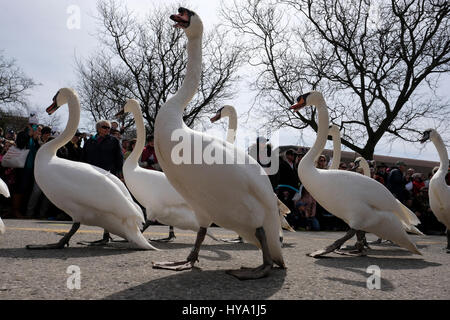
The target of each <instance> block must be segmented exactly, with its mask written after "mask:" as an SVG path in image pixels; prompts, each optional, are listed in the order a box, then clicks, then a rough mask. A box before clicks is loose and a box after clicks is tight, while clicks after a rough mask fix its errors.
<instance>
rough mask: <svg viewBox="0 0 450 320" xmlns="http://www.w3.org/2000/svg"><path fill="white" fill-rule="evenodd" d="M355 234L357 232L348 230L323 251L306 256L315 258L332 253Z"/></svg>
mask: <svg viewBox="0 0 450 320" xmlns="http://www.w3.org/2000/svg"><path fill="white" fill-rule="evenodd" d="M356 232H357V231H356V230H355V229H349V230H348V231H347V233H346V234H345V235H344V236H343V237H342V238H340V239H338V240H336V241H335V242H333V243H332V244H331V245H329V246H328V247H326V248H325V249H322V250H317V251H315V252H313V253H308V254H307V256H309V257H313V258H317V257H320V256H323V255H325V254H327V253H330V252H333V251H334V250H337V249H339V248H340V247H341V246H342V245H343V244H344V243H345V242H346V241H347V240H349V239H351V238H352V237H353V236H354V235H355V234H356Z"/></svg>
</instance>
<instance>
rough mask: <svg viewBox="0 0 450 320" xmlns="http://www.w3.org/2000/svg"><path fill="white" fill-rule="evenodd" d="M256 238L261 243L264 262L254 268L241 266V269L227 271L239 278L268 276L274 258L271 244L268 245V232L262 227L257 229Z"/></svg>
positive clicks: (247, 278)
mask: <svg viewBox="0 0 450 320" xmlns="http://www.w3.org/2000/svg"><path fill="white" fill-rule="evenodd" d="M255 236H256V238H257V239H258V240H259V243H260V244H261V250H262V255H263V264H262V265H261V266H259V267H257V268H254V269H248V268H241V269H240V270H228V271H227V273H228V274H230V275H232V276H234V277H236V278H238V279H239V280H250V279H260V278H264V277H267V276H268V275H269V273H270V270H272V266H273V260H272V257H271V256H270V251H269V246H268V245H267V238H266V233H265V232H264V228H263V227H260V228H258V229H256V232H255Z"/></svg>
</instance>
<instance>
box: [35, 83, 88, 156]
mask: <svg viewBox="0 0 450 320" xmlns="http://www.w3.org/2000/svg"><path fill="white" fill-rule="evenodd" d="M60 94H63V93H60ZM64 94H67V105H68V108H69V118H68V120H67V125H66V128H65V129H64V131H63V132H62V133H61V134H60V135H59V136H57V137H56V138H55V139H53V140H51V141H49V142H47V143H46V144H44V145H43V146H42V147H41V149H44V150H46V151H47V152H49V153H50V154H52V155H56V151H58V149H59V148H61V147H62V146H64V145H65V144H66V143H67V142H69V141H70V140H71V139H72V138H73V136H74V135H75V133H76V132H77V128H78V124H79V123H80V102H79V100H78V97H77V96H76V95H75V94H74V93H73V92H71V91H68V90H67V91H65V92H64Z"/></svg>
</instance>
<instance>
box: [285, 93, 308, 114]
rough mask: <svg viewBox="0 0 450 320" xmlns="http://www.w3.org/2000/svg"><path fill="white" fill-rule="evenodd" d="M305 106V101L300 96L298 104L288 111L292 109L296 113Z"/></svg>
mask: <svg viewBox="0 0 450 320" xmlns="http://www.w3.org/2000/svg"><path fill="white" fill-rule="evenodd" d="M305 105H306V100H305V98H303V96H300V98H299V100H298V102H297V103H296V104H294V105H293V106H291V107H290V108H289V109H292V110H294V111H297V110H298V109H300V108H303V107H304V106H305Z"/></svg>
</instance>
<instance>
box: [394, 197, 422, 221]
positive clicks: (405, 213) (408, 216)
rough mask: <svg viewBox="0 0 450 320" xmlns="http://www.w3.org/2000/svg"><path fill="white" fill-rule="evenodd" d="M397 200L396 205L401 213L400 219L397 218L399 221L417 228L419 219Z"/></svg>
mask: <svg viewBox="0 0 450 320" xmlns="http://www.w3.org/2000/svg"><path fill="white" fill-rule="evenodd" d="M396 200H397V203H398V205H399V207H400V209H401V211H402V214H401V217H400V216H399V218H400V220H402V221H404V222H406V223H407V224H409V225H413V226H417V225H418V224H420V220H419V218H418V217H417V216H416V215H415V214H414V212H412V211H411V210H409V209H408V208H407V207H406V206H405V205H404V204H403V203H401V202H400V201H398V199H396Z"/></svg>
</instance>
